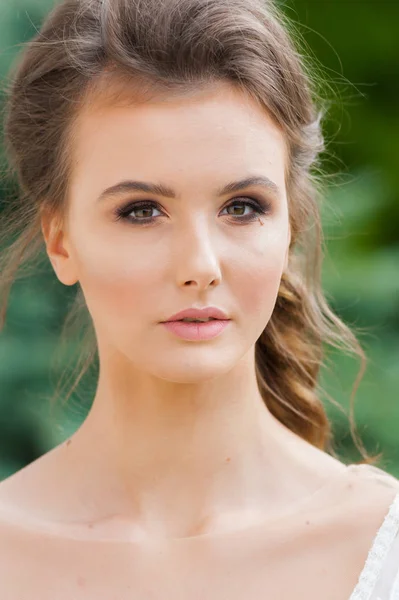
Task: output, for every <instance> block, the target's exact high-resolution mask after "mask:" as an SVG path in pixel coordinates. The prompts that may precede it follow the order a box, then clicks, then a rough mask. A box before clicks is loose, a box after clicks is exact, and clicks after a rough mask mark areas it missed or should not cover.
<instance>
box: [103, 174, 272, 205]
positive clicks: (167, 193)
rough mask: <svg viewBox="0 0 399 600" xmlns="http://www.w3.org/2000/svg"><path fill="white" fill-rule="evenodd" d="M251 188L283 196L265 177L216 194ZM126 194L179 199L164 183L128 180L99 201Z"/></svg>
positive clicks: (242, 181) (249, 179)
mask: <svg viewBox="0 0 399 600" xmlns="http://www.w3.org/2000/svg"><path fill="white" fill-rule="evenodd" d="M251 186H259V187H263V188H266V189H267V190H268V191H269V192H271V193H272V194H273V195H274V196H276V197H277V198H279V197H281V196H282V193H281V190H280V188H279V187H278V186H277V184H276V183H274V181H272V180H271V179H269V178H268V177H265V176H254V177H246V178H245V179H240V180H238V181H231V182H230V183H228V184H227V185H225V186H223V187H222V188H219V189H218V190H216V193H217V195H218V196H225V195H226V194H232V193H234V192H239V191H241V190H243V189H244V188H248V187H251ZM126 192H146V193H150V194H156V195H157V196H164V197H165V198H179V196H178V195H177V194H176V192H175V191H174V190H173V189H172V188H170V187H169V186H167V185H164V184H162V183H149V182H146V181H132V180H127V181H121V182H120V183H117V184H116V185H112V186H111V187H108V188H107V189H105V190H104V191H103V192H102V193H101V194H100V196H99V197H98V200H103V199H104V198H106V197H109V196H119V195H121V194H124V193H126Z"/></svg>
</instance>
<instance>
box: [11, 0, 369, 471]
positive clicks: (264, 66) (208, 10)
mask: <svg viewBox="0 0 399 600" xmlns="http://www.w3.org/2000/svg"><path fill="white" fill-rule="evenodd" d="M296 34H297V32H296V31H295V30H294V27H293V24H292V23H290V22H289V20H288V19H287V17H286V16H284V14H283V13H282V12H281V11H280V10H279V9H277V7H276V5H275V4H273V3H272V2H271V1H270V0H269V1H268V0H263V1H262V0H162V1H161V0H63V1H61V2H60V3H59V4H58V5H57V6H55V7H54V8H53V10H52V11H51V12H50V14H49V15H48V17H47V18H46V20H45V21H44V23H43V25H42V28H41V30H40V31H39V32H38V34H37V35H36V36H35V37H34V38H33V39H32V40H30V41H29V42H28V43H26V45H25V48H24V52H23V54H22V56H21V57H20V60H19V61H18V63H17V65H16V66H15V69H14V71H13V77H12V78H11V81H10V82H9V84H8V87H7V102H6V106H5V128H4V132H5V149H6V156H7V158H8V162H9V171H8V174H12V175H14V174H15V175H16V177H17V181H18V185H19V189H20V193H19V195H18V198H17V200H16V204H14V205H12V206H10V207H9V209H8V208H7V210H6V211H5V212H4V215H3V238H2V241H4V240H6V239H8V238H9V237H14V236H16V239H14V240H13V241H12V243H10V244H8V247H7V249H6V250H5V251H3V256H2V259H1V271H0V292H1V298H2V304H1V306H0V327H3V326H4V322H5V315H6V310H7V303H8V296H9V292H10V288H11V286H12V284H13V281H14V280H15V279H16V277H17V275H18V273H17V271H18V270H19V268H20V267H21V266H22V265H23V264H25V263H27V262H28V261H29V260H35V259H37V257H38V256H39V252H40V249H42V248H43V245H44V240H43V234H42V231H41V224H40V216H41V211H42V210H48V211H50V212H51V214H53V215H56V216H59V217H60V222H61V221H62V217H63V215H65V210H66V208H67V198H68V181H69V175H70V173H71V168H72V162H73V161H72V157H71V145H72V144H71V139H72V138H71V136H72V135H73V125H74V124H75V122H76V119H77V116H78V115H79V112H80V109H81V108H82V107H83V106H87V103H88V102H89V98H90V94H92V93H95V92H96V91H99V90H100V91H102V93H103V94H104V93H107V94H108V97H109V101H110V102H113V101H115V102H116V101H120V100H121V99H123V98H125V100H126V99H127V100H128V101H129V98H130V101H133V97H134V96H135V93H136V95H137V93H138V94H139V95H141V96H142V97H143V98H150V97H151V94H155V93H158V94H164V95H165V94H170V93H174V92H179V91H180V92H183V93H191V92H193V93H195V92H196V91H197V90H198V88H199V86H200V85H206V84H208V83H212V82H216V81H220V80H224V81H228V82H231V83H232V84H234V85H236V86H238V87H239V88H240V89H241V90H244V91H245V92H246V93H247V94H249V95H250V96H251V97H252V98H253V99H255V100H256V101H257V102H259V103H260V104H261V106H262V107H264V108H265V110H267V111H268V113H269V114H270V115H271V117H272V118H273V119H274V121H275V122H276V124H278V125H279V126H280V128H281V129H282V131H283V133H284V134H285V139H286V142H287V146H288V149H289V152H288V154H289V161H288V167H287V172H286V187H287V197H288V203H289V218H290V224H291V233H292V239H291V245H290V256H289V264H288V268H287V269H286V271H285V272H284V273H283V276H282V280H281V285H280V290H279V294H278V298H277V301H276V305H275V308H274V311H273V314H272V317H271V319H270V321H269V322H268V324H267V326H266V328H265V330H264V331H263V333H262V335H261V336H260V338H259V339H258V340H257V342H256V348H255V357H256V377H257V381H258V385H259V389H260V392H261V394H262V397H263V398H264V401H265V404H266V405H267V407H268V409H269V410H270V412H271V413H272V414H273V415H274V416H275V417H276V418H278V419H279V420H280V421H281V422H282V423H283V424H285V425H286V426H287V427H289V428H290V429H291V430H292V431H294V432H295V433H296V434H298V435H299V436H301V437H302V438H304V439H305V440H307V441H308V442H310V443H311V444H313V445H314V446H316V447H318V448H320V449H322V450H328V451H329V452H331V453H332V454H334V455H335V452H334V449H333V447H332V438H333V436H332V427H331V423H330V422H329V420H328V418H327V414H326V412H325V409H324V406H323V404H322V401H321V393H326V392H325V391H324V390H322V389H321V387H320V384H319V382H318V376H319V375H320V368H321V367H322V366H323V365H324V364H327V362H328V359H327V356H326V353H325V348H324V346H325V345H329V346H331V347H335V348H338V349H340V350H344V351H346V352H348V353H353V354H355V355H357V356H358V357H360V359H361V368H360V373H359V375H358V377H357V380H356V382H355V386H354V390H353V392H352V395H351V411H352V412H353V400H354V398H353V395H354V393H355V392H356V390H357V387H358V385H359V382H360V378H361V377H362V375H363V373H364V370H365V365H366V356H365V354H364V352H363V350H362V348H361V346H360V344H359V342H358V340H357V338H356V336H355V334H354V333H353V332H352V331H351V329H350V328H349V327H348V326H347V325H346V324H345V323H344V322H343V321H342V320H341V319H340V318H339V317H338V316H337V315H336V314H335V313H334V312H333V310H332V309H331V308H330V307H329V306H328V303H327V300H326V298H325V296H324V295H323V292H322V288H321V263H322V257H323V242H324V240H323V234H322V226H321V218H320V212H319V201H320V200H321V189H322V186H321V182H322V178H321V177H320V174H321V169H320V162H321V161H320V154H321V153H322V152H323V150H325V144H324V138H323V135H322V130H321V121H322V116H323V114H324V109H325V107H326V106H327V101H323V100H322V97H321V95H320V94H319V92H318V91H317V86H318V83H319V82H318V80H317V77H316V76H312V70H311V69H310V67H309V64H308V63H307V59H305V57H304V55H303V53H302V54H301V53H300V52H299V50H298V48H299V47H298V48H297V47H296V45H295V41H296V37H297V35H296ZM110 82H111V83H112V85H110V84H109V83H110ZM135 90H136V92H135ZM323 102H324V104H323ZM79 315H81V316H83V318H85V319H86V321H85V322H86V323H87V329H86V338H85V339H86V342H85V345H84V346H83V347H82V352H81V354H80V358H79V363H80V364H79V367H78V371H79V373H78V375H77V377H76V379H75V382H74V385H73V386H72V388H71V389H70V393H69V396H70V394H71V392H72V391H74V389H75V388H76V386H77V384H78V383H79V381H80V380H81V378H82V376H83V375H84V373H85V372H87V370H88V368H89V366H90V365H91V364H93V361H94V359H95V358H97V356H96V343H95V337H94V333H93V328H92V325H91V322H90V319H88V318H87V317H88V311H87V308H86V306H85V302H84V298H83V294H82V290H81V288H80V286H79V283H78V284H77V295H76V301H75V304H74V306H73V307H72V310H71V312H70V313H69V315H68V317H67V319H66V321H65V327H66V328H67V329H68V331H69V327H70V325H71V324H73V323H75V325H76V324H77V323H80V321H79V319H80V317H79ZM77 327H80V325H78V326H77ZM65 331H66V329H65V328H64V332H63V333H65ZM69 396H68V397H69ZM333 402H334V400H333ZM334 403H335V402H334ZM335 404H336V403H335ZM338 408H339V406H338ZM352 412H351V415H350V424H351V432H352V435H354V440H355V442H356V445H357V444H358V440H357V439H356V434H354V429H353V415H352ZM359 443H360V446H359V445H357V447H358V449H360V452H361V454H362V456H363V459H364V460H363V461H361V462H364V463H370V464H373V463H375V462H376V461H377V460H379V459H380V456H381V454H380V455H378V456H377V457H370V456H368V454H367V453H366V451H365V449H364V447H363V446H362V444H361V442H359Z"/></svg>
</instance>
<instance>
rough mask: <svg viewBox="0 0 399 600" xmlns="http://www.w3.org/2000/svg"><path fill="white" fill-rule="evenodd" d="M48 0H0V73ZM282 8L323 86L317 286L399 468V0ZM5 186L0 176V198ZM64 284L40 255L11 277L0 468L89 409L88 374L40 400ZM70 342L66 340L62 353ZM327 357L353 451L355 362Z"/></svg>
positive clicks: (364, 415)
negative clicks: (351, 349)
mask: <svg viewBox="0 0 399 600" xmlns="http://www.w3.org/2000/svg"><path fill="white" fill-rule="evenodd" d="M53 3H54V2H53V0H0V76H1V78H2V81H4V78H5V76H6V74H7V73H8V70H9V67H10V65H11V62H12V61H13V59H14V57H15V55H16V53H17V51H18V44H20V43H21V42H23V41H25V40H28V39H30V38H31V37H32V35H34V33H35V31H36V29H37V28H39V27H40V24H41V21H42V19H43V17H44V15H45V14H46V12H47V11H48V10H49V8H50V7H51V6H52V5H53ZM283 9H284V10H285V11H286V13H287V14H288V16H289V17H290V18H291V19H292V20H293V21H294V23H295V27H296V29H297V30H298V31H299V32H301V34H302V36H303V43H304V46H302V47H303V48H304V51H305V52H306V53H308V54H309V56H310V57H311V58H312V59H313V60H314V61H315V64H316V67H317V69H318V70H321V69H322V73H323V76H324V77H325V78H327V82H328V83H327V85H326V86H325V91H324V95H325V96H327V97H330V98H331V108H330V111H329V114H328V115H327V118H326V121H325V135H326V139H327V143H328V155H327V154H326V158H325V165H324V168H325V170H326V172H327V174H328V175H329V176H331V182H333V184H332V185H331V186H330V189H329V191H328V193H327V195H326V200H325V201H324V202H323V206H322V215H323V223H324V231H325V237H326V247H327V251H326V255H325V262H324V269H323V285H324V289H325V292H326V295H327V298H328V299H329V302H330V304H331V305H332V306H333V308H334V310H335V311H336V312H338V314H339V315H340V316H341V317H342V318H343V319H344V320H345V321H346V322H347V323H348V324H350V325H353V326H355V327H356V328H360V329H361V330H362V335H361V336H360V341H361V343H362V345H363V347H364V349H365V351H366V353H367V355H368V358H369V364H368V368H367V371H366V373H365V375H364V377H363V379H362V382H361V384H360V386H359V388H358V391H357V394H356V402H355V422H356V425H357V431H358V433H359V435H360V438H361V440H362V441H363V443H364V446H365V448H366V449H367V450H368V452H370V453H377V452H379V451H382V452H383V454H384V458H383V461H382V462H381V463H380V464H379V466H381V467H382V468H384V469H386V470H387V471H389V472H391V473H392V474H393V475H395V476H396V477H399V444H398V443H397V437H398V425H399V394H398V390H399V160H398V157H399V110H398V108H397V102H398V96H399V36H398V25H399V2H384V1H383V0H378V1H374V2H368V1H361V0H360V1H348V2H346V1H341V0H337V1H325V0H320V1H317V0H316V1H312V2H299V1H297V2H295V1H294V0H293V1H287V2H284V4H283ZM0 150H1V149H0ZM336 173H339V174H340V176H339V178H338V179H337V177H336ZM333 176H334V178H333ZM4 190H5V183H4V182H3V187H2V188H0V200H1V198H4ZM73 293H74V290H73V289H71V288H65V287H64V286H62V285H61V284H60V283H59V282H58V280H57V279H56V277H55V275H54V273H53V271H52V270H51V268H50V263H49V262H48V261H46V257H44V260H43V261H42V264H41V265H40V266H38V269H37V270H36V272H35V273H34V274H33V275H32V276H30V277H24V278H22V279H20V280H19V281H17V283H16V284H15V285H14V286H13V289H12V293H11V297H10V307H9V312H8V316H7V322H6V326H5V329H4V330H3V332H1V334H0V479H3V478H5V477H7V476H9V475H11V474H12V473H14V472H15V471H17V470H19V469H21V468H22V467H23V466H25V465H26V464H28V463H30V462H31V461H33V460H34V459H36V458H38V457H39V456H41V455H42V454H44V453H45V452H46V451H48V450H50V449H51V448H52V447H53V446H55V445H56V444H58V443H60V442H61V441H63V440H64V439H65V438H66V437H68V436H69V435H70V434H71V433H72V432H73V431H74V430H75V429H76V428H77V427H78V426H79V424H80V423H81V422H82V420H83V419H84V418H85V415H86V414H87V410H88V409H89V406H90V401H91V399H92V397H93V393H94V384H95V375H93V374H91V375H89V376H88V377H86V379H85V380H84V381H83V385H82V386H81V388H80V391H79V394H74V395H73V396H72V398H71V399H70V401H69V402H68V404H67V405H66V406H65V407H63V406H62V404H61V402H59V403H58V408H57V411H56V412H55V413H51V411H50V401H49V397H50V396H51V395H52V393H53V392H54V387H55V383H56V381H57V378H58V376H59V375H60V373H61V370H62V369H63V366H64V363H63V362H62V360H61V361H60V364H59V365H58V366H57V367H54V366H52V367H51V365H52V364H53V363H52V359H53V356H54V352H55V351H56V349H57V346H58V341H59V336H60V333H61V326H62V322H63V318H64V316H65V313H66V310H67V307H68V304H69V303H70V301H71V300H72V297H73ZM78 347H79V340H78V339H77V338H76V339H75V340H73V339H72V340H71V341H70V342H69V345H67V346H66V353H65V360H67V358H68V357H69V358H73V356H74V352H76V350H77V349H78ZM333 364H334V370H333V372H327V371H324V370H323V373H322V375H321V382H322V383H323V385H324V386H325V388H326V390H327V392H328V394H329V395H330V396H331V397H332V398H333V399H334V400H335V401H336V402H337V404H338V407H339V406H340V407H342V410H338V408H337V407H336V406H335V405H334V403H333V402H330V401H328V400H326V410H327V412H328V414H329V416H330V418H331V420H332V423H333V428H334V432H335V439H336V446H335V448H336V451H337V452H338V453H339V455H340V457H341V459H342V460H343V461H344V462H346V463H349V462H351V461H358V460H360V458H361V456H360V454H359V452H358V451H357V450H356V447H355V446H354V444H353V441H352V438H351V436H350V428H349V421H348V416H347V415H348V414H349V397H350V392H351V390H352V386H353V383H354V380H355V377H356V374H357V371H358V368H359V363H358V362H357V360H355V359H352V358H350V357H347V356H344V355H342V354H340V353H339V352H335V353H334V355H333ZM50 367H51V368H50Z"/></svg>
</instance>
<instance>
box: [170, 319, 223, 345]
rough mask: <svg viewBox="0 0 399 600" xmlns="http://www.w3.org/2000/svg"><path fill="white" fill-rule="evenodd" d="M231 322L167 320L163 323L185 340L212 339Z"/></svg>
mask: <svg viewBox="0 0 399 600" xmlns="http://www.w3.org/2000/svg"><path fill="white" fill-rule="evenodd" d="M229 323H230V320H226V321H219V320H216V321H208V322H207V323H185V322H184V321H166V322H165V323H162V325H163V326H164V327H166V329H167V330H168V331H170V332H171V333H174V334H175V335H177V336H178V337H179V338H181V339H183V340H191V341H202V340H211V339H212V338H214V337H216V336H218V335H219V334H220V333H222V331H223V330H224V329H225V328H226V327H227V325H228V324H229Z"/></svg>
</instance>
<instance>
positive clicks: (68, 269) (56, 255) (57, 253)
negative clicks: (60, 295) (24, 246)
mask: <svg viewBox="0 0 399 600" xmlns="http://www.w3.org/2000/svg"><path fill="white" fill-rule="evenodd" d="M40 220H41V230H42V233H43V238H44V241H45V244H46V251H47V255H48V257H49V259H50V262H51V264H52V266H53V269H54V271H55V274H56V275H57V277H58V279H59V280H60V281H61V283H63V284H64V285H74V284H75V283H77V281H78V277H77V269H76V265H75V263H74V260H73V256H72V254H71V248H70V244H69V242H68V236H67V234H66V231H65V229H64V227H63V225H62V224H61V222H60V219H59V217H56V216H55V215H51V214H50V212H49V211H45V210H42V212H41V217H40Z"/></svg>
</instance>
